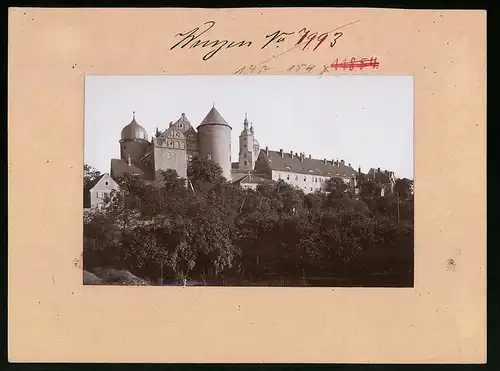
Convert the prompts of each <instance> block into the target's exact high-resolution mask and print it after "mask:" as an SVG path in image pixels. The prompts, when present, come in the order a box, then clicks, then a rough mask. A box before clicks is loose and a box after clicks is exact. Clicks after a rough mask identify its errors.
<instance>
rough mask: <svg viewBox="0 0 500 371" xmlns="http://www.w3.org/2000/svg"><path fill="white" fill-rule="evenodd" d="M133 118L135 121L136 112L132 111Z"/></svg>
mask: <svg viewBox="0 0 500 371" xmlns="http://www.w3.org/2000/svg"><path fill="white" fill-rule="evenodd" d="M132 116H133V118H134V119H135V111H132Z"/></svg>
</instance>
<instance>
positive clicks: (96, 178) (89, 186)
mask: <svg viewBox="0 0 500 371" xmlns="http://www.w3.org/2000/svg"><path fill="white" fill-rule="evenodd" d="M104 175H108V174H106V173H104V174H101V175H99V176H98V177H95V178H94V179H93V180H91V181H90V182H88V183H87V185H86V186H85V188H87V189H88V190H89V191H90V190H91V189H92V188H94V187H95V185H96V184H97V183H99V180H101V179H102V177H103V176H104Z"/></svg>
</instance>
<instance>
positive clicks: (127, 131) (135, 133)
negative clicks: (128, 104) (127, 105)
mask: <svg viewBox="0 0 500 371" xmlns="http://www.w3.org/2000/svg"><path fill="white" fill-rule="evenodd" d="M150 145H151V144H150V143H149V142H148V133H147V132H146V129H144V128H143V127H142V126H141V125H139V124H138V123H137V121H135V112H134V113H133V118H132V122H131V123H130V124H128V125H127V126H125V127H124V128H123V129H122V133H121V139H120V157H121V159H122V160H125V161H128V158H129V156H130V160H131V161H132V162H133V163H138V162H139V161H140V160H141V158H142V157H143V156H144V155H145V154H146V151H147V150H148V149H149V147H150Z"/></svg>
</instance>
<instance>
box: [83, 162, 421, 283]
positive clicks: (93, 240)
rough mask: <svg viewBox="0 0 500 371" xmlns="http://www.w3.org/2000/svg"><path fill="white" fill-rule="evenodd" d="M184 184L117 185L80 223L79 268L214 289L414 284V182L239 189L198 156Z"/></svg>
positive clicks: (162, 176)
mask: <svg viewBox="0 0 500 371" xmlns="http://www.w3.org/2000/svg"><path fill="white" fill-rule="evenodd" d="M188 179H189V180H190V181H191V182H192V184H193V189H194V192H193V189H191V187H189V186H187V184H186V180H185V179H181V178H179V177H178V175H177V173H176V172H175V171H172V170H169V171H165V172H160V173H159V174H158V177H157V180H156V181H154V182H146V181H142V180H141V179H139V178H137V177H133V176H124V177H122V178H120V179H118V182H119V184H120V189H119V190H118V191H113V192H112V194H111V196H110V198H109V200H108V201H107V203H106V207H105V208H104V209H103V210H94V211H92V212H90V213H89V214H88V215H87V217H86V219H85V223H84V254H85V255H84V265H85V267H86V269H91V268H92V267H96V266H103V265H106V266H112V267H119V268H126V269H128V270H130V271H131V272H132V273H134V274H136V275H137V276H139V277H143V278H146V277H147V278H149V279H151V280H152V281H159V282H160V283H162V282H163V280H164V279H174V278H186V277H191V278H194V279H199V280H203V281H208V282H214V283H217V284H227V283H228V282H231V283H236V284H253V285H259V284H267V285H285V284H286V285H381V286H384V285H389V286H405V285H406V286H407V285H411V284H412V282H413V194H412V182H411V181H409V180H407V179H406V180H405V179H398V180H397V181H396V187H395V194H394V195H387V196H386V197H380V195H379V194H377V187H378V186H379V185H377V184H376V183H375V182H373V181H372V180H370V179H366V178H363V177H362V176H361V177H359V178H358V179H357V187H358V193H357V194H355V193H354V192H353V189H352V188H350V185H349V184H346V183H344V182H343V181H342V180H339V179H331V180H329V181H328V183H327V191H328V192H327V193H321V192H316V193H311V194H307V195H306V194H304V192H303V191H302V190H300V189H298V188H296V187H292V186H291V185H289V184H287V183H286V182H284V181H279V182H277V184H274V185H266V186H259V187H258V188H257V190H251V189H248V190H245V189H242V188H241V187H239V186H236V185H233V184H230V183H227V182H226V180H225V179H224V178H223V176H222V171H221V169H220V167H219V166H218V165H217V164H215V163H213V162H212V161H210V160H206V159H201V158H195V159H194V160H193V163H192V164H191V165H190V167H189V171H188Z"/></svg>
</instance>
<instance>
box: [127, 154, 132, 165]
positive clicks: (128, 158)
mask: <svg viewBox="0 0 500 371" xmlns="http://www.w3.org/2000/svg"><path fill="white" fill-rule="evenodd" d="M127 165H128V166H132V160H131V159H130V154H129V155H128V156H127Z"/></svg>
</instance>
